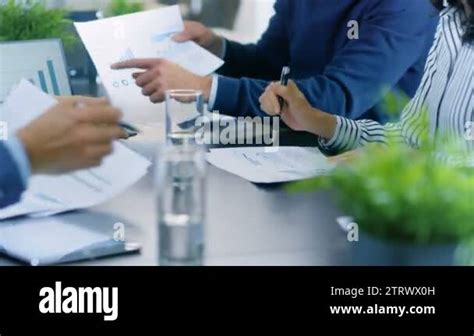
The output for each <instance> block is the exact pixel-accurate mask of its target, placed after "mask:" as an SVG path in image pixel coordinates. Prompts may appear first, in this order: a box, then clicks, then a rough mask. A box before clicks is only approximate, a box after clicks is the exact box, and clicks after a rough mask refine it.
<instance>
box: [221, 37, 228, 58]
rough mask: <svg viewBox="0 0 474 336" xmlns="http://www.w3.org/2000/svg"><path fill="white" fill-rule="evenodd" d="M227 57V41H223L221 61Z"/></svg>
mask: <svg viewBox="0 0 474 336" xmlns="http://www.w3.org/2000/svg"><path fill="white" fill-rule="evenodd" d="M225 55H227V39H223V42H222V53H221V59H224V58H225Z"/></svg>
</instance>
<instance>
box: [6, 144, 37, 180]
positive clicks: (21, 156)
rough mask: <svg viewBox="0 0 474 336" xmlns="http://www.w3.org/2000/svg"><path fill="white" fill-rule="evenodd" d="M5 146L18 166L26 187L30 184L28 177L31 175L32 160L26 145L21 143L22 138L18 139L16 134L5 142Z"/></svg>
mask: <svg viewBox="0 0 474 336" xmlns="http://www.w3.org/2000/svg"><path fill="white" fill-rule="evenodd" d="M5 146H6V148H7V150H8V151H9V152H10V154H11V156H12V157H13V160H14V161H15V163H16V165H17V166H18V170H19V172H20V176H21V179H22V181H23V184H24V185H25V187H26V186H27V185H28V179H29V177H30V175H31V168H30V160H29V159H28V155H27V154H26V150H25V147H24V146H23V144H22V143H21V141H20V139H18V138H17V137H16V136H13V137H10V138H9V139H8V140H7V141H6V142H5Z"/></svg>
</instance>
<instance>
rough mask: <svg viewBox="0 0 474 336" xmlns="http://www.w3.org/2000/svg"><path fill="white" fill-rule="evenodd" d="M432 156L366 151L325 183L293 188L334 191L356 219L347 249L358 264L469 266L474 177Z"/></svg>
mask: <svg viewBox="0 0 474 336" xmlns="http://www.w3.org/2000/svg"><path fill="white" fill-rule="evenodd" d="M426 143H429V142H426ZM449 151H450V149H448V148H447V149H446V151H445V153H446V152H449ZM434 153H435V151H434V148H433V147H432V146H431V145H426V146H423V147H422V148H419V149H416V150H415V149H411V148H409V147H408V146H406V145H404V144H396V143H391V144H389V146H382V145H371V146H368V147H367V148H365V149H364V150H363V151H361V153H360V155H358V157H357V158H356V159H355V160H354V161H352V162H350V163H348V164H344V165H341V166H340V167H338V168H337V169H336V170H335V171H334V172H333V173H332V174H331V175H330V176H327V177H321V178H316V179H313V180H309V181H303V182H299V183H297V184H294V185H292V186H291V187H290V188H291V190H298V191H312V190H314V189H317V188H328V189H331V190H335V194H336V199H337V202H338V204H339V205H340V207H341V209H342V210H343V211H344V212H345V213H346V214H347V215H348V216H350V217H351V218H352V219H353V221H352V223H351V224H352V226H351V227H350V229H353V230H356V231H357V230H358V231H357V232H356V234H357V236H358V239H356V240H358V241H354V242H348V244H351V250H352V257H353V258H354V260H353V262H354V263H355V264H358V265H453V264H471V263H472V262H473V260H474V259H473V258H472V257H473V253H472V251H473V250H472V249H471V246H472V244H471V241H473V238H474V207H473V205H474V171H472V170H469V169H460V168H457V167H454V166H452V165H448V164H446V163H444V162H443V160H439V158H438V157H437V156H436V155H435V154H434Z"/></svg>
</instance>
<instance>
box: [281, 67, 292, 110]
mask: <svg viewBox="0 0 474 336" xmlns="http://www.w3.org/2000/svg"><path fill="white" fill-rule="evenodd" d="M290 72H291V71H290V67H287V66H286V67H283V69H282V70H281V77H280V84H281V85H283V86H287V85H288V80H289V79H290ZM278 101H279V102H280V111H283V107H284V105H285V100H284V99H283V98H281V97H278Z"/></svg>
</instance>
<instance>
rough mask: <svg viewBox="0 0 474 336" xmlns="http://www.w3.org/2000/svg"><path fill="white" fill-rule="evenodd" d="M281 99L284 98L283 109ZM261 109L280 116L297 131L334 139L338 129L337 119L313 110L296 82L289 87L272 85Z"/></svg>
mask: <svg viewBox="0 0 474 336" xmlns="http://www.w3.org/2000/svg"><path fill="white" fill-rule="evenodd" d="M279 97H281V98H283V100H284V102H285V103H284V105H283V109H281V107H280V102H279V99H278V98H279ZM260 106H261V109H262V110H263V111H264V112H266V113H267V114H269V115H279V116H280V117H281V119H282V120H283V122H284V123H285V124H286V125H287V126H288V127H290V128H291V129H293V130H295V131H304V132H310V133H313V134H316V135H318V136H322V137H324V138H328V139H330V138H332V137H333V136H334V132H335V129H336V124H337V121H336V118H335V117H333V116H332V115H329V114H327V113H324V112H321V111H320V110H318V109H315V108H313V107H312V106H311V105H310V103H309V102H308V100H307V99H306V97H305V96H304V94H303V93H302V92H301V91H300V90H299V89H298V87H297V86H296V84H295V82H293V81H289V83H288V86H283V85H280V84H277V83H273V84H270V85H269V86H268V87H267V89H266V90H265V92H264V93H263V95H262V96H261V97H260Z"/></svg>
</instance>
